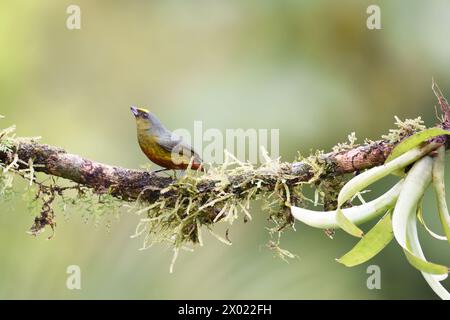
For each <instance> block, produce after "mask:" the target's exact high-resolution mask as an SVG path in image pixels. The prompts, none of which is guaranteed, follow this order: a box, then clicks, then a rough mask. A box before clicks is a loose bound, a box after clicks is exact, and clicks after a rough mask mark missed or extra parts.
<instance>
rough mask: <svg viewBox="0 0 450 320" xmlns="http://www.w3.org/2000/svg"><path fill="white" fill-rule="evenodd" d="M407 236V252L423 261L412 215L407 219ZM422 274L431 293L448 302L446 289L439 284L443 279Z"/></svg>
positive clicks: (449, 298)
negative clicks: (409, 251)
mask: <svg viewBox="0 0 450 320" xmlns="http://www.w3.org/2000/svg"><path fill="white" fill-rule="evenodd" d="M407 234H408V239H409V243H408V246H409V248H408V250H411V252H412V253H413V254H414V255H415V256H417V257H420V258H422V259H423V260H426V259H425V255H424V254H423V251H422V247H421V246H420V242H419V236H418V235H417V224H416V218H415V216H414V215H412V216H411V217H410V218H409V221H408V226H407ZM421 272H422V275H423V277H424V278H425V280H426V281H427V282H428V285H429V286H430V287H431V289H433V291H434V292H435V293H436V294H437V295H438V296H439V297H440V298H441V299H445V300H450V293H449V292H448V291H447V289H445V288H444V286H443V285H442V284H441V283H440V281H442V280H443V279H444V278H443V277H442V276H437V275H433V274H429V273H426V272H423V271H421Z"/></svg>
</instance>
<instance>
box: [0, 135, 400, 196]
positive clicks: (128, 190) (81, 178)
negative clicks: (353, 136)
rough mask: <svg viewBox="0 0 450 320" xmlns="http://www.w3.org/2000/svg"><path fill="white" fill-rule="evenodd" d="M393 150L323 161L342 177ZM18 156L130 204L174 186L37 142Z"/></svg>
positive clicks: (234, 180) (383, 144)
mask: <svg viewBox="0 0 450 320" xmlns="http://www.w3.org/2000/svg"><path fill="white" fill-rule="evenodd" d="M392 148H393V145H392V144H390V143H389V142H387V141H383V140H381V141H377V142H372V143H369V144H365V145H362V146H358V147H355V148H353V149H350V150H346V151H340V152H330V153H327V154H324V155H323V157H322V160H323V161H324V162H325V163H326V164H327V166H326V167H327V172H325V173H324V175H341V174H345V173H351V172H355V171H359V170H364V169H368V168H371V167H374V166H378V165H381V164H383V163H384V161H385V160H386V157H387V156H388V155H389V153H390V152H391V150H392ZM15 153H16V154H17V155H18V157H19V159H20V160H21V161H20V162H21V163H23V164H22V166H23V167H26V166H25V163H29V160H30V159H31V160H32V161H33V164H34V166H35V171H36V172H42V173H45V174H48V175H52V176H55V177H60V178H64V179H67V180H70V181H73V182H75V183H77V184H81V185H83V186H85V187H88V188H91V189H93V190H95V191H96V192H99V193H105V192H110V193H111V194H112V195H113V196H115V197H117V198H120V199H123V200H127V201H134V200H136V199H137V198H138V197H139V198H140V199H142V200H145V201H149V202H151V201H153V200H155V199H157V198H158V197H159V196H160V195H161V190H163V189H165V188H167V187H168V186H169V185H170V184H172V183H173V182H174V180H173V179H172V178H169V177H163V176H158V175H156V174H154V173H151V172H147V171H142V170H133V169H126V168H121V167H116V166H111V165H107V164H102V163H99V162H96V161H92V160H89V159H85V158H83V157H81V156H79V155H75V154H70V153H68V152H66V151H65V150H63V149H61V148H58V147H54V146H49V145H45V144H41V143H38V142H36V141H30V140H18V141H17V147H16V150H15ZM12 160H13V155H12V154H9V153H5V152H3V153H0V162H3V163H5V164H7V165H8V164H9V163H11V161H12ZM280 171H281V172H278V173H276V174H277V175H281V176H283V175H284V176H286V177H288V182H287V183H288V184H294V183H297V182H301V181H308V180H309V179H311V178H312V175H313V172H312V168H311V166H310V165H309V164H307V163H305V162H294V163H283V164H282V165H281V166H280ZM273 176H274V173H273V172H267V173H262V174H260V175H259V177H258V178H259V179H262V180H264V181H266V182H267V185H268V186H269V188H270V186H272V187H274V185H275V183H273V184H272V183H271V179H272V177H273ZM228 178H229V181H230V186H233V185H237V184H238V182H240V181H242V179H244V178H245V177H242V175H235V176H230V177H228ZM215 182H216V181H211V180H210V179H205V181H202V182H201V183H200V184H199V185H198V190H199V192H204V191H208V190H211V189H212V188H214V186H215ZM231 188H232V187H231ZM241 191H242V190H238V189H236V190H231V192H241Z"/></svg>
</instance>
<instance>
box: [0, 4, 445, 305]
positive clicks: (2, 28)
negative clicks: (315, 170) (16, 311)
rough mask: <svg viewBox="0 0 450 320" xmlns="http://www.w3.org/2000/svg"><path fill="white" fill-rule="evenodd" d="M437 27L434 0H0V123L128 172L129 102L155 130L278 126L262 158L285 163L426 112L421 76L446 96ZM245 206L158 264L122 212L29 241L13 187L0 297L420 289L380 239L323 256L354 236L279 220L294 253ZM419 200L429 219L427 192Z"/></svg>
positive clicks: (360, 295)
mask: <svg viewBox="0 0 450 320" xmlns="http://www.w3.org/2000/svg"><path fill="white" fill-rule="evenodd" d="M374 3H375V4H378V5H380V7H381V17H382V30H375V31H370V30H368V29H367V28H366V18H367V14H366V8H367V6H368V5H370V4H374ZM70 4H77V5H79V6H80V7H81V19H82V20H81V21H82V28H81V30H72V31H70V30H68V29H67V28H66V18H67V16H68V15H67V14H66V8H67V6H69V5H70ZM449 31H450V3H449V2H448V1H446V0H441V1H419V0H415V1H411V0H402V1H400V0H398V1H362V0H354V1H351V0H347V1H333V0H328V1H325V0H322V1H318V0H314V1H313V0H311V1H275V0H273V1H261V0H260V1H256V0H253V1H237V0H229V1H172V0H166V1H136V0H135V1H87V0H77V1H56V0H53V1H49V0H35V1H31V0H22V1H11V0H4V1H2V2H1V3H0V48H1V49H0V114H3V115H5V116H6V117H7V118H6V119H3V120H1V126H2V127H4V126H6V125H10V124H17V126H18V134H19V135H21V136H42V137H43V140H42V141H43V142H45V143H48V144H53V145H58V146H61V147H63V148H65V149H67V150H68V151H70V152H72V153H77V154H80V155H83V156H85V157H88V158H92V159H95V160H98V161H102V162H106V163H109V164H113V165H120V166H125V167H131V168H139V166H140V165H142V164H145V163H147V160H146V158H145V156H144V155H143V154H141V152H140V150H139V148H138V145H137V142H136V137H135V123H134V120H133V118H132V116H131V114H130V112H129V106H130V105H139V106H146V107H148V108H150V109H151V110H152V111H153V112H154V113H156V114H157V115H158V116H159V118H160V119H161V120H162V121H163V122H164V123H165V124H166V125H167V126H168V127H169V128H172V129H174V128H192V125H193V122H194V121H195V120H202V121H203V125H204V127H205V128H219V129H221V130H225V129H227V128H230V129H233V128H240V127H242V128H267V129H271V128H279V129H280V139H281V144H280V153H281V155H282V158H283V160H285V161H292V160H293V159H294V158H295V156H296V155H297V151H301V152H302V153H307V152H308V151H309V150H310V149H311V148H313V149H325V150H328V149H329V148H331V147H332V146H333V145H334V144H336V143H337V142H341V141H344V140H346V136H347V134H348V133H350V132H352V131H355V132H356V134H357V136H358V137H359V138H360V141H362V140H363V139H364V138H370V139H377V138H379V137H380V135H381V134H384V133H386V132H387V130H388V129H390V128H392V127H393V121H394V118H393V117H394V115H397V116H399V117H401V118H407V117H409V118H413V117H416V116H419V115H420V116H422V118H423V119H424V120H425V121H426V123H427V124H428V125H432V124H433V123H434V122H435V121H436V118H435V115H434V108H433V106H434V105H435V104H436V101H435V98H434V96H433V93H432V91H431V79H432V77H434V78H435V79H436V81H437V82H438V83H439V84H440V86H441V88H442V89H443V91H444V93H445V92H447V93H449V92H450V77H449V75H448V70H449V67H450V59H449V58H448V57H449V56H450V43H449V41H448V33H449ZM386 186H387V184H385V185H379V186H377V188H375V189H377V190H378V192H380V191H381V190H383V189H385V188H386ZM22 187H23V186H21V185H20V184H19V185H17V187H16V190H17V191H18V192H19V193H20V191H21V190H22V189H21V188H22ZM258 210H259V209H258V206H257V205H256V206H255V207H254V209H253V211H252V212H253V215H254V218H255V219H254V221H253V222H252V223H248V224H246V225H244V224H243V223H242V222H238V223H236V224H235V225H234V226H233V228H232V229H231V233H230V237H231V239H232V240H233V242H234V244H233V246H231V247H228V246H225V245H223V244H222V243H220V242H218V241H217V240H215V239H214V238H212V237H206V239H205V242H206V245H205V246H204V247H202V248H198V249H197V250H196V251H195V252H194V253H189V252H182V253H181V254H180V257H179V259H178V261H177V264H176V265H175V273H174V274H169V273H168V269H169V264H170V260H171V258H172V251H171V250H169V249H168V248H166V247H164V246H161V247H154V248H152V249H150V250H147V251H138V249H139V248H140V246H141V240H140V239H138V240H133V239H130V235H131V234H133V232H134V228H135V226H136V223H137V221H138V217H136V216H133V215H130V214H127V213H126V212H125V213H124V214H123V215H122V216H121V218H120V220H116V219H115V218H111V219H112V227H111V228H110V229H108V228H106V227H105V225H106V224H108V221H104V222H102V223H100V224H98V225H97V224H95V223H93V222H92V221H90V222H89V223H87V224H86V223H84V222H83V219H82V217H81V216H82V213H81V212H74V213H73V214H72V215H70V216H69V217H68V218H64V217H63V216H61V215H60V216H58V227H57V233H56V237H55V239H54V240H51V241H47V240H45V238H46V237H45V235H43V236H41V237H38V238H36V239H34V238H32V237H30V236H29V235H27V234H26V233H25V231H26V230H27V229H28V228H29V226H30V225H31V223H32V216H31V215H30V214H29V213H27V210H26V205H25V204H24V202H23V201H22V197H21V195H20V194H19V195H18V196H17V197H16V198H15V199H14V200H13V202H12V203H9V204H1V205H0V298H2V299H24V298H27V299H28V298H37V299H46V298H56V299H81V298H87V299H103V298H112V299H119V298H122V299H197V298H206V299H247V298H248V299H250V298H254V299H260V298H264V299H340V298H342V299H402V298H406V299H419V298H425V299H435V298H436V296H435V295H434V294H433V292H432V291H431V289H429V288H428V286H427V284H426V282H425V280H424V279H423V278H422V276H421V274H420V273H419V272H417V271H415V270H414V269H413V268H412V267H411V266H409V264H408V263H407V262H406V260H405V258H404V257H403V255H402V252H401V250H400V249H399V247H398V246H397V245H396V244H394V243H391V244H390V245H389V247H388V248H387V249H386V250H385V251H383V252H382V253H381V254H380V255H379V256H377V257H376V258H375V259H373V261H371V262H370V263H368V264H366V265H363V266H361V267H356V268H352V269H349V268H346V267H344V266H341V265H339V264H338V263H336V262H335V261H334V258H336V257H339V256H340V255H342V254H343V253H345V252H346V251H347V250H349V249H350V248H351V247H352V246H353V245H354V243H355V239H353V238H351V237H349V236H347V235H345V234H343V233H342V232H338V233H337V234H336V237H335V239H334V240H330V239H328V238H327V237H326V236H325V235H324V234H323V233H322V232H321V231H319V230H314V229H312V228H309V227H306V226H304V225H300V224H297V231H296V232H288V233H286V234H285V236H284V238H283V240H282V243H281V245H282V247H283V248H286V249H289V250H290V251H292V252H294V253H297V254H298V255H299V257H300V259H299V260H296V261H291V262H290V263H289V264H287V263H285V262H283V261H281V260H280V259H277V258H274V257H273V253H272V252H271V251H270V250H268V249H267V248H266V247H265V243H267V240H268V235H267V232H266V231H265V230H264V228H265V226H267V224H266V219H265V216H264V215H263V214H259V212H258ZM425 211H426V214H427V216H428V217H427V219H428V220H429V222H430V225H432V226H433V227H435V229H436V230H438V231H440V229H438V223H437V221H436V219H435V212H436V209H435V207H434V202H433V195H432V194H430V195H429V197H428V199H427V202H426V210H425ZM367 228H368V226H366V229H367ZM219 229H220V228H219ZM222 229H223V228H222ZM108 230H109V231H108ZM422 238H423V242H424V246H425V249H426V253H427V255H428V256H429V257H430V258H435V260H438V261H440V262H442V263H447V264H450V259H449V256H448V254H446V253H447V252H448V247H447V245H446V244H445V243H439V242H437V241H432V240H431V239H430V237H429V236H428V235H427V234H423V233H422ZM443 253H445V254H443ZM370 264H376V265H379V266H380V268H381V276H382V280H381V281H382V289H381V290H368V289H367V287H366V280H367V277H368V276H369V275H368V274H367V273H366V268H367V266H368V265H370ZM69 265H79V266H80V267H81V270H82V289H81V290H74V291H70V290H68V289H67V288H66V285H65V283H66V278H67V274H66V268H67V266H69ZM445 284H446V285H447V287H448V286H449V281H446V282H445Z"/></svg>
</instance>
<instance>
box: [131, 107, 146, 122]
mask: <svg viewBox="0 0 450 320" xmlns="http://www.w3.org/2000/svg"><path fill="white" fill-rule="evenodd" d="M130 109H131V112H132V113H133V115H134V116H135V117H136V120H137V119H149V116H150V111H148V110H147V109H142V108H137V107H131V108H130Z"/></svg>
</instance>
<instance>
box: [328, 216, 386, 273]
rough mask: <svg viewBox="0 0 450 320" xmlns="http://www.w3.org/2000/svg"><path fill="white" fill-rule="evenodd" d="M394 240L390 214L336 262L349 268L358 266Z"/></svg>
mask: <svg viewBox="0 0 450 320" xmlns="http://www.w3.org/2000/svg"><path fill="white" fill-rule="evenodd" d="M393 238H394V234H393V232H392V221H391V214H390V213H389V212H388V213H387V214H386V215H385V216H384V217H383V218H381V220H380V221H378V223H377V224H376V225H375V226H374V227H373V228H372V229H371V230H370V231H369V232H367V234H366V235H365V236H364V237H363V238H362V239H361V240H360V241H359V242H358V243H357V244H356V245H355V246H354V247H353V249H352V250H350V251H349V252H347V253H346V254H345V255H343V256H342V257H341V258H339V259H336V261H337V262H339V263H342V264H343V265H345V266H347V267H353V266H357V265H359V264H361V263H364V262H366V261H368V260H370V259H372V258H373V257H374V256H376V255H377V254H378V253H379V252H380V251H381V250H383V249H384V248H385V247H386V246H387V245H388V244H389V242H391V240H392V239H393Z"/></svg>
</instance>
